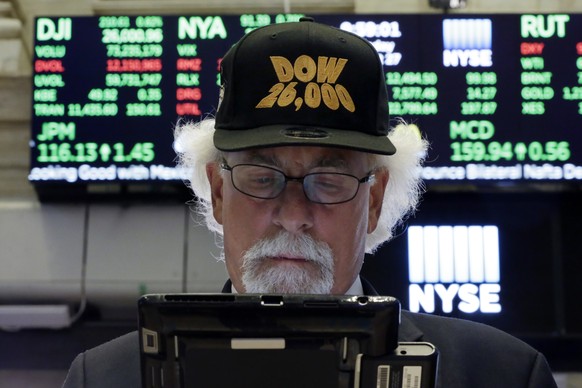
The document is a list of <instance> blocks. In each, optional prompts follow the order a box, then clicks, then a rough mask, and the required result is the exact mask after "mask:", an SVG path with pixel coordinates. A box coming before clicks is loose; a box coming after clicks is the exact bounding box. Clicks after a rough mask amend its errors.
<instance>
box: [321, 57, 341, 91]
mask: <svg viewBox="0 0 582 388" xmlns="http://www.w3.org/2000/svg"><path fill="white" fill-rule="evenodd" d="M347 62H348V60H347V59H345V58H339V60H338V58H335V57H331V58H328V57H319V58H317V82H318V83H320V84H321V83H324V82H327V83H330V84H334V83H335V81H337V79H338V77H339V76H340V74H341V73H342V71H343V70H344V66H345V65H346V63H347Z"/></svg>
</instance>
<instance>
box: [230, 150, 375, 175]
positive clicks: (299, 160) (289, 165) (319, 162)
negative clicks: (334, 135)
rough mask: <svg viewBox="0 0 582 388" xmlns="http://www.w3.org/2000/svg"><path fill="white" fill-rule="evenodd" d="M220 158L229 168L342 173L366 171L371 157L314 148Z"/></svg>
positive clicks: (350, 151) (237, 153)
mask: <svg viewBox="0 0 582 388" xmlns="http://www.w3.org/2000/svg"><path fill="white" fill-rule="evenodd" d="M224 155H225V159H226V160H227V161H228V162H229V164H238V163H253V164H265V165H269V166H274V167H277V168H280V169H293V168H302V169H313V168H318V167H330V168H334V169H338V170H345V171H354V170H359V169H366V168H367V167H368V165H369V163H370V159H371V158H370V155H371V154H367V153H365V152H361V151H355V150H349V149H345V148H336V147H318V146H286V147H264V148H255V149H251V150H244V151H236V152H225V153H224Z"/></svg>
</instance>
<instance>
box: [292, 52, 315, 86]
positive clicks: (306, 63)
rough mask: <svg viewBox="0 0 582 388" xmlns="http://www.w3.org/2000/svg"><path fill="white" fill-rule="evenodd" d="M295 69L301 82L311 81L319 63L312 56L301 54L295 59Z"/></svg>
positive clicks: (296, 75)
mask: <svg viewBox="0 0 582 388" xmlns="http://www.w3.org/2000/svg"><path fill="white" fill-rule="evenodd" d="M293 70H294V71H295V77H297V79H298V80H299V81H301V82H309V81H311V80H312V79H313V77H315V73H316V72H317V65H316V64H315V61H314V60H313V59H311V57H309V56H307V55H301V56H300V57H298V58H297V59H296V60H295V64H294V65H293Z"/></svg>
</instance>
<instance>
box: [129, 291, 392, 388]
mask: <svg viewBox="0 0 582 388" xmlns="http://www.w3.org/2000/svg"><path fill="white" fill-rule="evenodd" d="M138 310H139V330H140V348H141V367H142V372H141V373H142V384H143V387H148V388H151V387H204V388H208V387H220V388H224V387H229V388H238V387H253V388H255V387H277V388H286V387H294V388H296V387H318V388H338V387H342V388H343V387H346V388H347V387H353V386H354V384H355V381H354V376H355V371H356V367H357V366H358V368H359V370H361V369H362V368H361V365H362V356H365V357H366V358H364V361H366V360H368V358H369V359H371V360H375V359H377V358H378V357H382V356H384V355H388V354H393V353H394V350H395V349H396V348H397V346H398V325H399V323H400V322H399V321H400V303H399V302H398V300H396V299H395V298H392V297H387V296H331V295H297V294H285V295H273V294H268V295H267V294H265V295H259V294H155V295H146V296H143V297H142V298H141V299H140V300H139V303H138ZM357 364H358V365H357ZM368 369H370V368H368ZM363 370H364V371H365V370H366V368H363Z"/></svg>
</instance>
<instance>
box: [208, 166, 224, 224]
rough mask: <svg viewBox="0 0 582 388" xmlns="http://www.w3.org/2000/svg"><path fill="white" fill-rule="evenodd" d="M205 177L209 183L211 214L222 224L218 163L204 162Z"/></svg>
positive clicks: (220, 175)
mask: <svg viewBox="0 0 582 388" xmlns="http://www.w3.org/2000/svg"><path fill="white" fill-rule="evenodd" d="M206 177H207V178H208V183H210V197H211V200H212V214H213V215H214V219H215V220H216V222H218V223H219V224H220V225H222V199H223V197H222V185H223V179H222V174H221V172H220V166H219V165H218V163H215V162H212V163H207V164H206Z"/></svg>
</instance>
